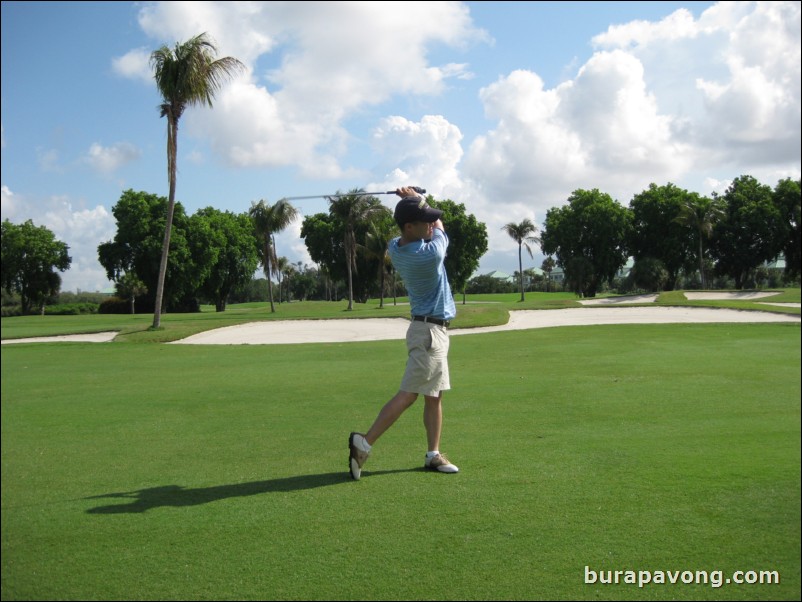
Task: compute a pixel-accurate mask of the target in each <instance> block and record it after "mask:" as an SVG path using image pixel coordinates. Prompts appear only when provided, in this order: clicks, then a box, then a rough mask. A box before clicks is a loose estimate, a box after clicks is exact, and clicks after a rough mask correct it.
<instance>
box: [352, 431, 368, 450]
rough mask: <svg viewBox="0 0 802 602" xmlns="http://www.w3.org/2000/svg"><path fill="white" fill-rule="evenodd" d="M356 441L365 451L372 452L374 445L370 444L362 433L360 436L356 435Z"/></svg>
mask: <svg viewBox="0 0 802 602" xmlns="http://www.w3.org/2000/svg"><path fill="white" fill-rule="evenodd" d="M354 443H355V444H356V446H357V447H358V448H359V449H361V450H362V451H363V452H366V453H370V450H371V448H372V446H371V445H370V444H368V440H367V439H365V438H364V437H363V436H362V435H359V436H358V437H354Z"/></svg>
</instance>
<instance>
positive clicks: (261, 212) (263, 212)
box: [248, 199, 298, 313]
mask: <svg viewBox="0 0 802 602" xmlns="http://www.w3.org/2000/svg"><path fill="white" fill-rule="evenodd" d="M248 213H249V215H250V216H251V219H252V220H253V226H254V228H255V229H256V235H257V236H258V237H259V242H260V243H261V244H260V252H261V255H262V265H263V266H264V268H265V276H266V277H267V290H268V292H269V295H270V311H271V312H273V313H275V311H276V306H275V305H274V304H273V284H272V281H271V280H270V275H271V274H279V272H278V269H279V268H278V259H277V257H276V242H275V240H274V238H273V235H274V234H275V233H276V232H281V231H282V230H284V228H286V227H287V226H289V225H290V224H291V223H292V222H293V221H295V219H297V217H298V210H297V209H296V208H295V207H293V206H292V205H291V204H290V203H289V202H288V201H285V200H284V199H281V200H280V201H276V204H275V205H269V204H267V203H265V202H264V200H260V201H259V202H258V203H251V208H250V210H249V211H248ZM280 294H281V291H279V295H280Z"/></svg>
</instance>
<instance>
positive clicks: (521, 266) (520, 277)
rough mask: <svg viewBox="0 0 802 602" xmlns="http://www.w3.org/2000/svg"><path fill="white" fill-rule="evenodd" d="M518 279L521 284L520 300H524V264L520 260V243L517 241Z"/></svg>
mask: <svg viewBox="0 0 802 602" xmlns="http://www.w3.org/2000/svg"><path fill="white" fill-rule="evenodd" d="M518 281H519V282H520V284H521V301H524V264H523V261H522V260H521V243H518Z"/></svg>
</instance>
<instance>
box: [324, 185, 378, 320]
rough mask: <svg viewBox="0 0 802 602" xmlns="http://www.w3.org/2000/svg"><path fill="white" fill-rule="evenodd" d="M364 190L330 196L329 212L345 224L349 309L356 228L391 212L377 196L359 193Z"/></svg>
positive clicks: (351, 297) (351, 302) (352, 292)
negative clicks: (377, 216) (378, 200)
mask: <svg viewBox="0 0 802 602" xmlns="http://www.w3.org/2000/svg"><path fill="white" fill-rule="evenodd" d="M358 192H364V191H362V190H352V191H351V193H352V194H349V195H345V196H340V197H329V198H328V200H329V212H330V213H331V214H332V215H333V216H334V217H336V218H338V219H339V220H340V221H341V222H342V223H343V224H344V225H345V235H344V238H343V245H344V246H345V264H346V269H347V271H348V311H351V310H353V306H354V279H353V273H354V270H356V247H357V244H356V228H357V226H358V225H360V224H364V223H365V222H368V221H370V220H371V219H372V218H373V216H375V215H378V214H380V213H382V212H389V209H387V207H384V206H383V205H381V204H380V203H378V202H377V200H376V197H371V196H364V195H358V194H356V193H358Z"/></svg>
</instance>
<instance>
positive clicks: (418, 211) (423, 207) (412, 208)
mask: <svg viewBox="0 0 802 602" xmlns="http://www.w3.org/2000/svg"><path fill="white" fill-rule="evenodd" d="M441 215H443V212H442V211H440V210H439V209H435V208H433V207H430V206H429V203H427V202H426V199H424V198H421V197H419V196H406V197H404V198H403V199H401V200H400V201H398V204H397V205H396V206H395V214H394V217H395V223H397V224H398V225H399V226H403V225H404V224H409V223H411V222H429V223H431V222H436V221H437V220H439V219H440V216H441Z"/></svg>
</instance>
